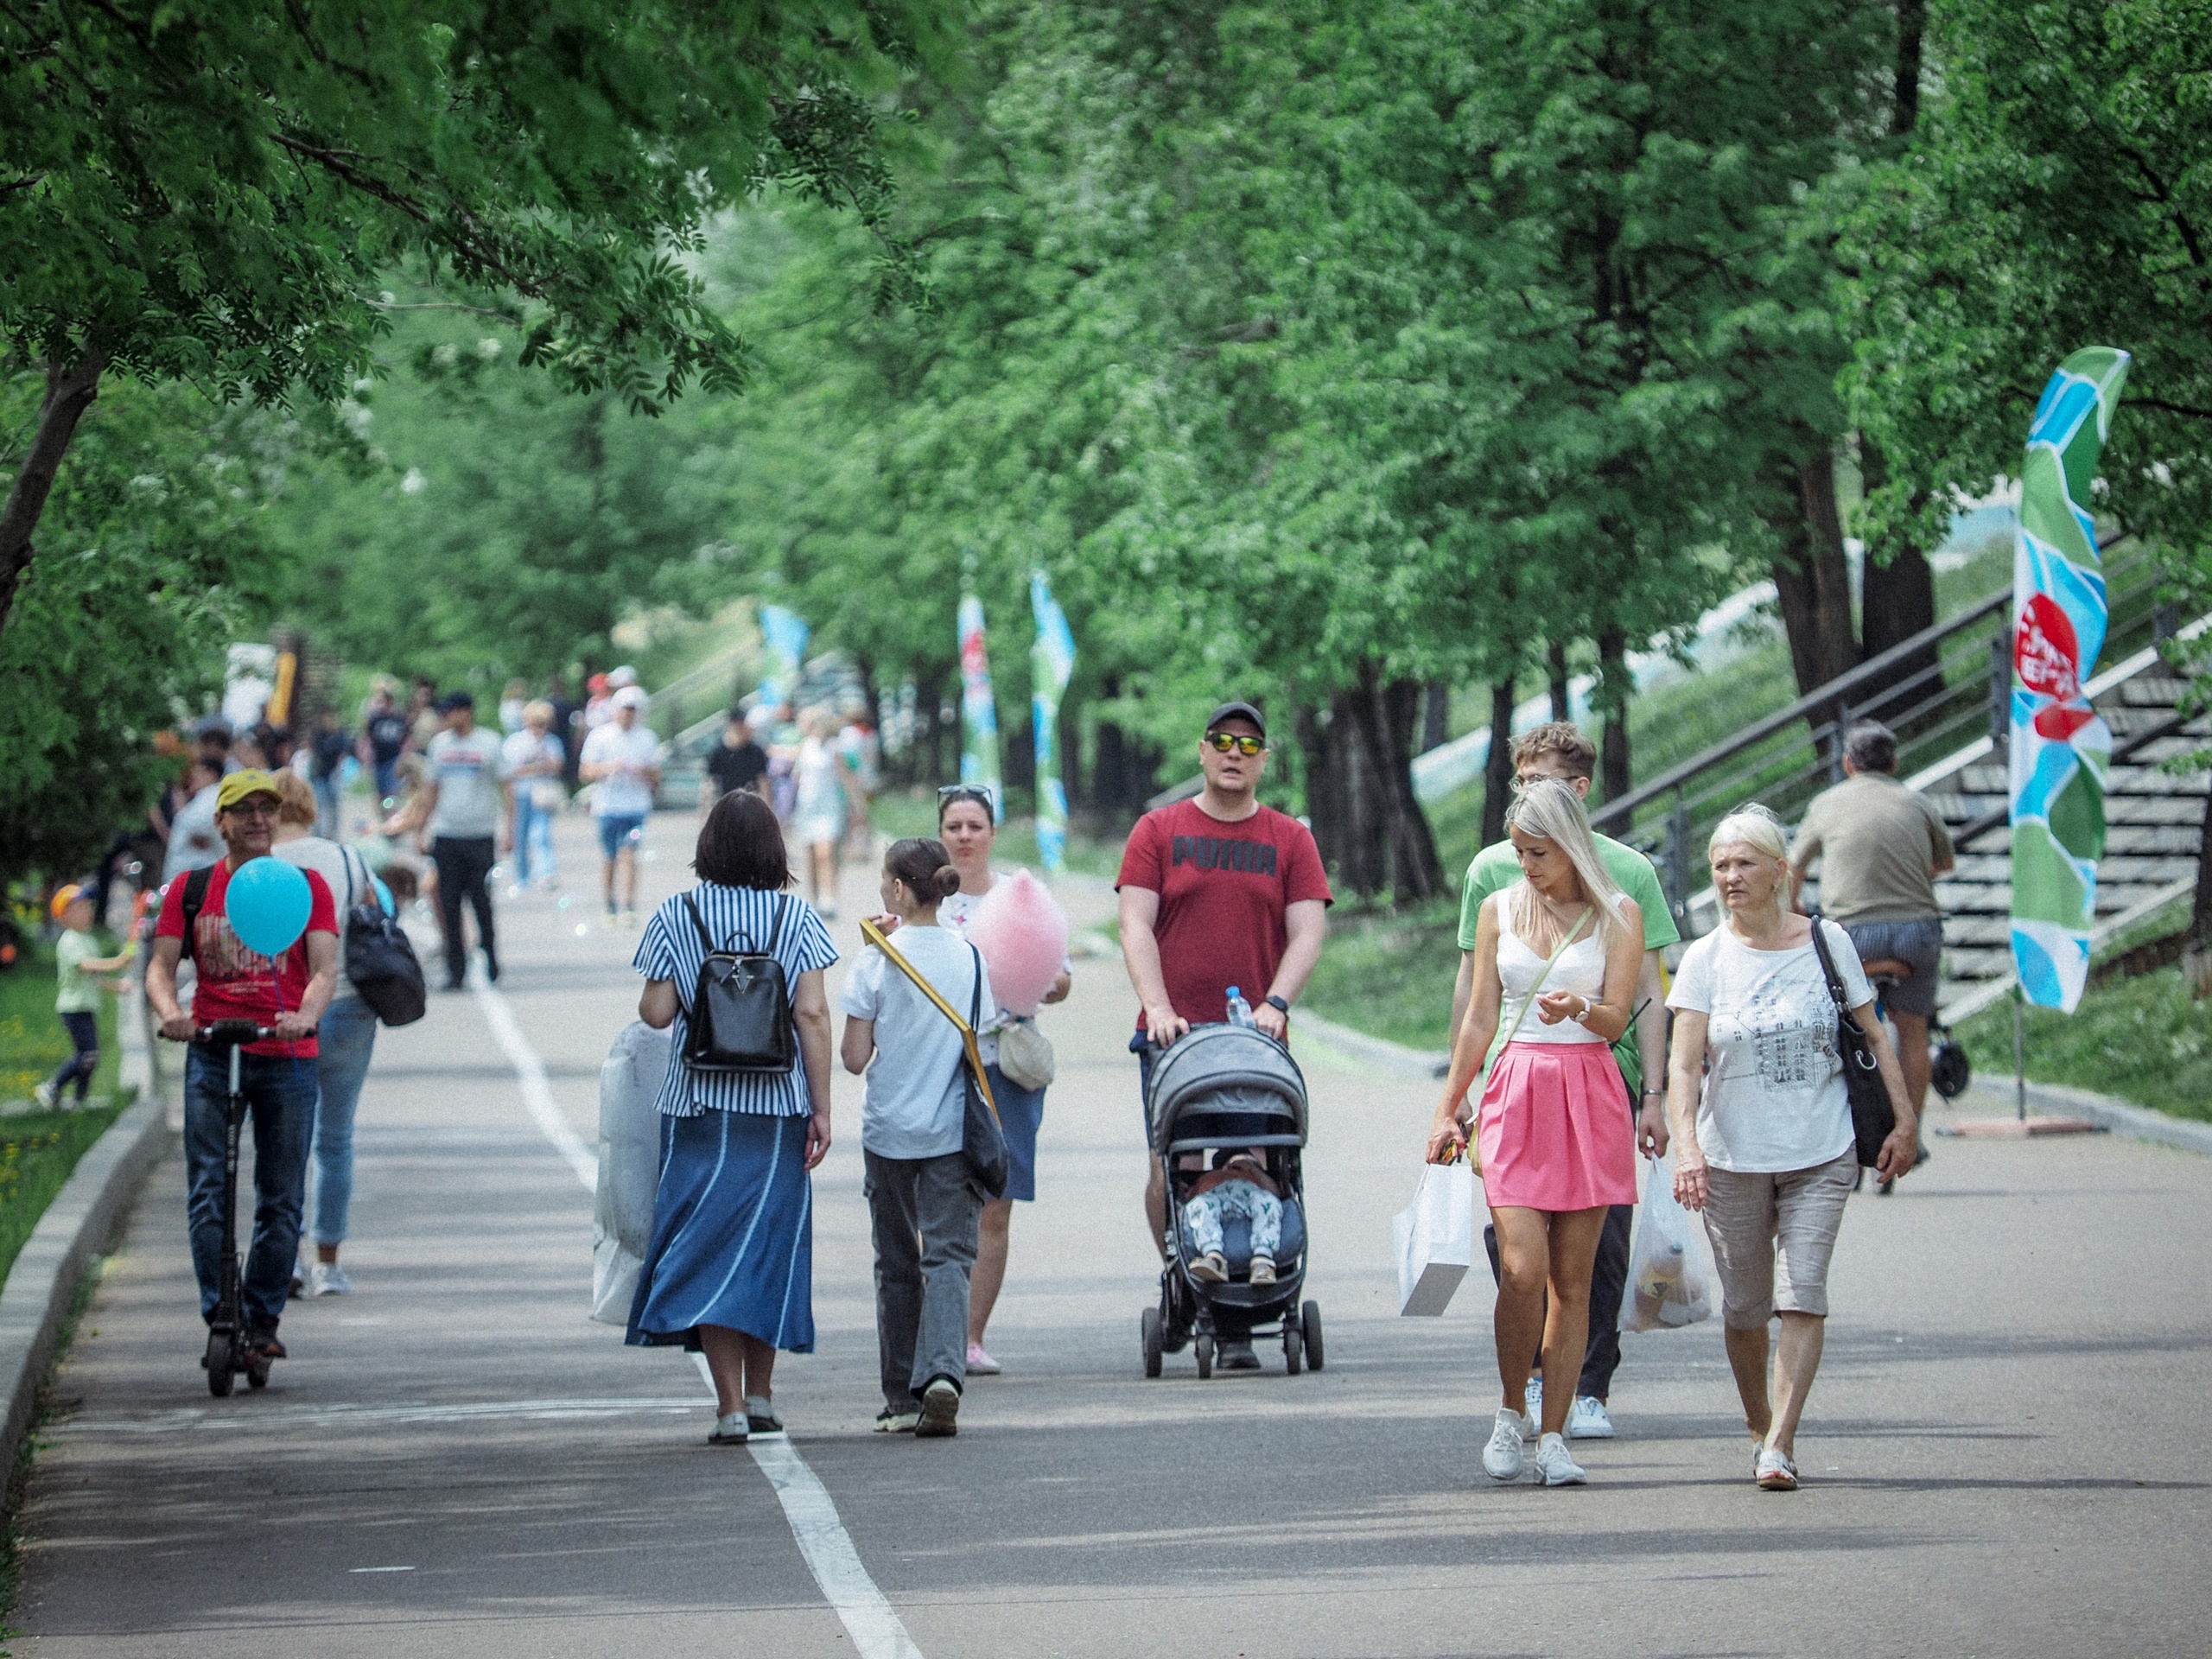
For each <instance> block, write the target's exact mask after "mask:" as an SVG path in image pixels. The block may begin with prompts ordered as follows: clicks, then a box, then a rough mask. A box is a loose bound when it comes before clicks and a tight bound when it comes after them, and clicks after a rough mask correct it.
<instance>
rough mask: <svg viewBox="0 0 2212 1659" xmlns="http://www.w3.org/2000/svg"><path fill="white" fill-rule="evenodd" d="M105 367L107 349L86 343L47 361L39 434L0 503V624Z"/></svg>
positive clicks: (12, 600)
mask: <svg viewBox="0 0 2212 1659" xmlns="http://www.w3.org/2000/svg"><path fill="white" fill-rule="evenodd" d="M106 367H107V353H106V352H105V351H104V350H102V349H101V348H100V347H99V346H94V345H90V344H88V345H86V347H85V349H84V351H83V353H82V354H81V355H80V356H79V358H78V359H77V361H76V362H75V363H73V364H70V365H64V364H62V363H60V362H51V363H48V365H47V366H46V399H45V401H44V402H43V403H41V404H40V405H39V410H38V434H37V435H36V436H35V437H34V438H33V439H32V440H31V447H30V453H29V454H26V455H25V456H24V457H23V464H22V467H19V468H17V469H16V481H15V483H14V484H13V485H12V486H10V488H9V491H8V504H7V505H6V506H5V507H0V629H4V628H5V627H6V626H7V625H8V613H9V612H10V610H12V609H13V608H14V607H15V603H16V588H19V587H20V586H21V585H22V579H23V573H24V572H25V571H26V570H28V569H30V565H31V559H32V557H33V556H34V555H35V549H34V548H33V547H32V545H31V532H32V531H35V530H36V529H37V528H38V521H39V518H40V515H41V514H42V513H44V512H45V511H46V499H47V497H48V495H49V494H51V493H53V490H54V474H55V473H56V472H58V471H59V470H60V466H61V457H62V456H63V454H66V453H67V450H68V448H69V440H70V439H71V438H73V437H74V436H75V435H76V432H77V423H78V422H79V420H81V419H82V418H83V417H84V413H85V411H86V410H87V409H90V408H91V407H92V399H93V398H94V397H98V396H99V385H100V374H101V372H102V371H104V370H105V368H106Z"/></svg>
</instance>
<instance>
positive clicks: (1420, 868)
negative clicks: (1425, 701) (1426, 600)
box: [1356, 661, 1444, 904]
mask: <svg viewBox="0 0 2212 1659" xmlns="http://www.w3.org/2000/svg"><path fill="white" fill-rule="evenodd" d="M1359 678H1360V696H1359V698H1358V702H1357V705H1356V706H1357V709H1358V713H1359V715H1360V716H1361V721H1360V723H1361V725H1362V727H1363V735H1364V737H1365V739H1366V747H1367V751H1368V755H1367V760H1368V764H1367V772H1368V781H1369V787H1370V792H1371V794H1372V796H1373V798H1374V802H1375V804H1376V808H1377V809H1378V810H1377V811H1376V819H1377V821H1378V824H1379V827H1380V828H1381V829H1382V831H1383V845H1384V847H1385V849H1386V851H1387V856H1388V860H1389V875H1388V878H1387V880H1388V882H1389V888H1390V893H1391V895H1392V897H1393V899H1395V901H1396V902H1398V903H1401V904H1402V903H1404V902H1405V901H1406V900H1407V899H1415V900H1421V899H1433V898H1435V897H1436V895H1437V894H1439V893H1442V892H1443V891H1444V867H1443V864H1442V862H1441V861H1440V860H1439V859H1438V858H1437V856H1436V837H1435V836H1434V835H1433V833H1431V831H1430V829H1429V827H1428V816H1427V813H1425V812H1423V811H1422V810H1421V801H1420V798H1418V797H1417V796H1415V795H1414V775H1413V738H1414V709H1415V707H1416V705H1417V703H1418V702H1419V699H1420V696H1421V688H1420V686H1418V685H1417V684H1416V683H1414V682H1413V681H1411V680H1391V681H1389V682H1385V681H1384V680H1383V677H1382V673H1381V671H1380V669H1379V668H1378V666H1377V665H1376V664H1375V663H1373V662H1371V661H1370V662H1365V663H1363V664H1360V673H1359Z"/></svg>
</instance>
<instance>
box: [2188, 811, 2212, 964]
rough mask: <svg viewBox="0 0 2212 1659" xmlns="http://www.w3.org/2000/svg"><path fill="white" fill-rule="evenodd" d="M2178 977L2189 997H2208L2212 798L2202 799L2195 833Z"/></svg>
mask: <svg viewBox="0 0 2212 1659" xmlns="http://www.w3.org/2000/svg"><path fill="white" fill-rule="evenodd" d="M2181 976H2182V981H2183V983H2184V984H2186V985H2187V986H2188V987H2189V994H2190V995H2191V996H2193V997H2199V998H2202V997H2207V996H2212V794H2207V795H2206V796H2205V798H2204V823H2203V827H2202V829H2199V830H2198V831H2197V841H2196V899H2194V900H2193V901H2192V902H2191V903H2190V908H2189V943H2188V944H2186V945H2185V946H2183V950H2182V953H2181Z"/></svg>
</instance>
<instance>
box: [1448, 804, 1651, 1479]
mask: <svg viewBox="0 0 2212 1659" xmlns="http://www.w3.org/2000/svg"><path fill="white" fill-rule="evenodd" d="M1505 822H1506V827H1507V829H1508V830H1509V832H1510V834H1511V836H1512V837H1513V850H1514V852H1515V854H1516V855H1517V856H1518V857H1519V859H1520V861H1521V880H1518V881H1516V882H1515V883H1514V884H1513V885H1512V886H1511V887H1507V888H1505V889H1504V890H1503V891H1502V892H1499V893H1493V894H1491V897H1490V898H1489V899H1485V900H1484V902H1483V907H1482V912H1481V918H1480V921H1479V923H1478V926H1477V929H1476V937H1475V989H1474V997H1473V1000H1472V1001H1471V1002H1470V1003H1469V1004H1468V1005H1467V1014H1466V1019H1465V1022H1464V1023H1463V1024H1462V1025H1461V1026H1460V1027H1459V1032H1458V1033H1457V1034H1456V1036H1455V1038H1454V1039H1453V1042H1452V1071H1451V1074H1450V1076H1449V1077H1447V1079H1446V1082H1445V1085H1444V1098H1443V1100H1442V1101H1441V1102H1440V1103H1439V1104H1438V1106H1437V1109H1436V1122H1435V1125H1434V1128H1433V1131H1432V1132H1431V1134H1430V1135H1429V1137H1428V1160H1429V1161H1430V1162H1431V1163H1443V1162H1446V1161H1448V1160H1450V1159H1451V1158H1452V1157H1453V1156H1455V1155H1457V1154H1459V1152H1461V1151H1464V1150H1465V1148H1466V1147H1467V1142H1468V1133H1467V1129H1468V1126H1467V1122H1466V1120H1465V1117H1464V1116H1462V1114H1463V1113H1464V1111H1465V1105H1466V1100H1467V1093H1468V1090H1469V1087H1470V1085H1471V1084H1472V1083H1473V1082H1474V1079H1475V1077H1476V1074H1477V1073H1478V1072H1479V1071H1482V1069H1483V1065H1484V1060H1485V1058H1487V1059H1488V1060H1489V1062H1490V1066H1489V1075H1488V1077H1487V1080H1486V1081H1485V1082H1484V1085H1483V1090H1482V1098H1481V1105H1480V1108H1479V1109H1478V1112H1477V1114H1476V1120H1475V1135H1474V1148H1475V1152H1476V1166H1477V1168H1478V1170H1479V1171H1480V1173H1481V1174H1482V1179H1483V1191H1484V1196H1485V1197H1486V1198H1487V1199H1488V1200H1489V1204H1490V1212H1491V1222H1492V1224H1494V1225H1495V1226H1496V1227H1497V1249H1498V1257H1499V1265H1500V1268H1501V1272H1500V1275H1499V1285H1498V1292H1497V1314H1496V1331H1497V1371H1498V1381H1499V1383H1500V1384H1501V1385H1502V1386H1503V1391H1504V1392H1503V1401H1502V1403H1501V1404H1500V1405H1499V1408H1498V1411H1497V1420H1496V1422H1495V1424H1494V1426H1493V1427H1492V1430H1491V1438H1490V1444H1489V1445H1488V1446H1486V1447H1484V1451H1483V1469H1484V1471H1485V1472H1486V1473H1488V1474H1489V1475H1490V1476H1491V1478H1493V1479H1497V1480H1514V1479H1516V1478H1519V1476H1520V1474H1521V1471H1522V1467H1523V1466H1524V1461H1523V1458H1522V1449H1521V1442H1522V1437H1523V1434H1524V1433H1537V1430H1536V1428H1535V1427H1534V1426H1532V1425H1530V1424H1529V1421H1528V1418H1527V1416H1526V1414H1525V1410H1524V1408H1525V1406H1526V1404H1527V1392H1528V1387H1529V1355H1530V1354H1532V1353H1534V1352H1535V1351H1536V1347H1537V1341H1538V1338H1539V1337H1541V1339H1542V1345H1543V1356H1544V1370H1546V1371H1547V1372H1548V1374H1550V1375H1551V1376H1573V1374H1574V1371H1575V1369H1576V1368H1577V1367H1578V1366H1580V1364H1581V1363H1582V1351H1583V1347H1584V1345H1585V1344H1586V1341H1587V1339H1588V1336H1589V1323H1590V1268H1591V1262H1592V1260H1593V1259H1594V1258H1595V1256H1596V1255H1597V1253H1598V1237H1599V1234H1600V1233H1601V1232H1602V1231H1603V1230H1605V1212H1606V1211H1607V1210H1608V1209H1609V1208H1610V1207H1611V1206H1612V1205H1616V1204H1633V1203H1634V1202H1635V1201H1636V1146H1635V1129H1634V1122H1635V1117H1634V1114H1633V1113H1632V1112H1630V1109H1629V1101H1628V1090H1627V1086H1626V1085H1625V1084H1624V1083H1623V1082H1622V1081H1621V1072H1620V1067H1619V1066H1618V1065H1617V1064H1616V1063H1615V1062H1614V1059H1613V1055H1612V1050H1611V1046H1610V1045H1611V1043H1612V1042H1613V1041H1614V1040H1615V1039H1618V1037H1619V1036H1620V1035H1621V1033H1623V1032H1624V1031H1626V1030H1627V1029H1628V1027H1629V1023H1630V1019H1631V1018H1632V1017H1633V1015H1634V1013H1635V1008H1634V1001H1635V994H1636V976H1637V970H1638V969H1640V968H1641V967H1642V966H1643V912H1641V911H1639V910H1638V909H1637V905H1636V901H1635V900H1634V899H1630V898H1629V897H1628V896H1627V895H1626V894H1625V893H1622V891H1621V890H1620V889H1619V888H1618V887H1615V886H1614V885H1613V880H1612V878H1611V876H1609V875H1608V874H1605V864H1604V862H1603V861H1602V860H1601V859H1600V858H1599V855H1598V849H1597V845H1596V843H1595V842H1593V841H1592V839H1591V836H1590V821H1589V819H1588V818H1587V817H1586V816H1585V815H1584V813H1583V810H1582V803H1581V802H1580V801H1579V800H1577V799H1576V798H1574V793H1573V791H1572V790H1570V789H1568V788H1567V786H1566V785H1564V784H1560V783H1558V782H1556V781H1554V780H1553V779H1541V780H1539V781H1536V782H1535V783H1532V784H1530V785H1528V786H1527V787H1526V788H1524V789H1523V790H1522V791H1521V793H1520V795H1519V796H1518V798H1516V800H1515V801H1514V803H1513V806H1512V810H1510V811H1509V812H1508V813H1507V814H1506V817H1505ZM1501 1034H1502V1037H1503V1040H1502V1041H1501V1040H1500V1038H1501ZM1493 1050H1495V1052H1493ZM1547 1291H1548V1293H1549V1298H1548V1308H1547V1296H1546V1293H1547ZM1572 1392H1573V1391H1572V1390H1570V1389H1558V1390H1555V1391H1554V1390H1551V1389H1547V1390H1546V1391H1545V1394H1544V1402H1543V1413H1544V1419H1543V1423H1542V1425H1541V1433H1540V1434H1538V1438H1537V1441H1536V1457H1535V1465H1536V1478H1537V1479H1538V1481H1539V1482H1540V1483H1541V1484H1543V1485H1546V1486H1579V1485H1580V1484H1583V1483H1584V1481H1585V1480H1586V1475H1585V1474H1584V1472H1583V1471H1582V1468H1581V1467H1580V1465H1578V1464H1577V1463H1576V1462H1575V1461H1574V1459H1573V1458H1572V1457H1571V1456H1569V1455H1568V1453H1567V1440H1566V1439H1565V1436H1564V1433H1563V1431H1564V1430H1565V1428H1566V1427H1567V1411H1568V1409H1569V1408H1571V1407H1572V1406H1573V1399H1572V1397H1571V1395H1572Z"/></svg>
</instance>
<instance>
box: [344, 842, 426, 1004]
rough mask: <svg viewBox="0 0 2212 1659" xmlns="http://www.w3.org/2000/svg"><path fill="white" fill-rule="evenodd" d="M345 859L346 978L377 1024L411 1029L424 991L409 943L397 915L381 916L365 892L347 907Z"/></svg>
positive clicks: (349, 874)
mask: <svg viewBox="0 0 2212 1659" xmlns="http://www.w3.org/2000/svg"><path fill="white" fill-rule="evenodd" d="M359 856H360V855H359V853H353V852H348V853H347V855H346V979H347V980H348V981H349V982H351V983H352V985H353V991H354V994H355V995H358V996H359V998H360V999H361V1001H364V1002H365V1003H367V1004H368V1005H369V1007H370V1010H371V1012H372V1013H373V1014H375V1015H376V1017H377V1019H378V1020H379V1021H380V1022H381V1023H383V1024H385V1025H387V1026H411V1025H413V1024H414V1023H415V1022H416V1020H420V1019H421V1018H422V1017H423V1014H424V1013H425V1012H427V1011H428V1009H429V1006H430V996H429V987H428V986H427V985H425V984H424V983H423V964H422V963H420V962H419V961H417V960H416V956H415V945H414V942H413V941H412V940H410V938H408V937H407V930H406V929H405V928H404V927H402V926H400V925H399V918H397V916H387V915H386V914H385V908H384V906H383V905H382V903H380V902H379V901H378V898H377V895H376V892H375V889H374V888H373V887H372V888H371V890H370V892H369V893H368V896H367V897H365V899H362V900H361V902H360V903H359V904H358V905H357V904H355V903H354V902H353V860H354V859H356V858H359Z"/></svg>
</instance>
